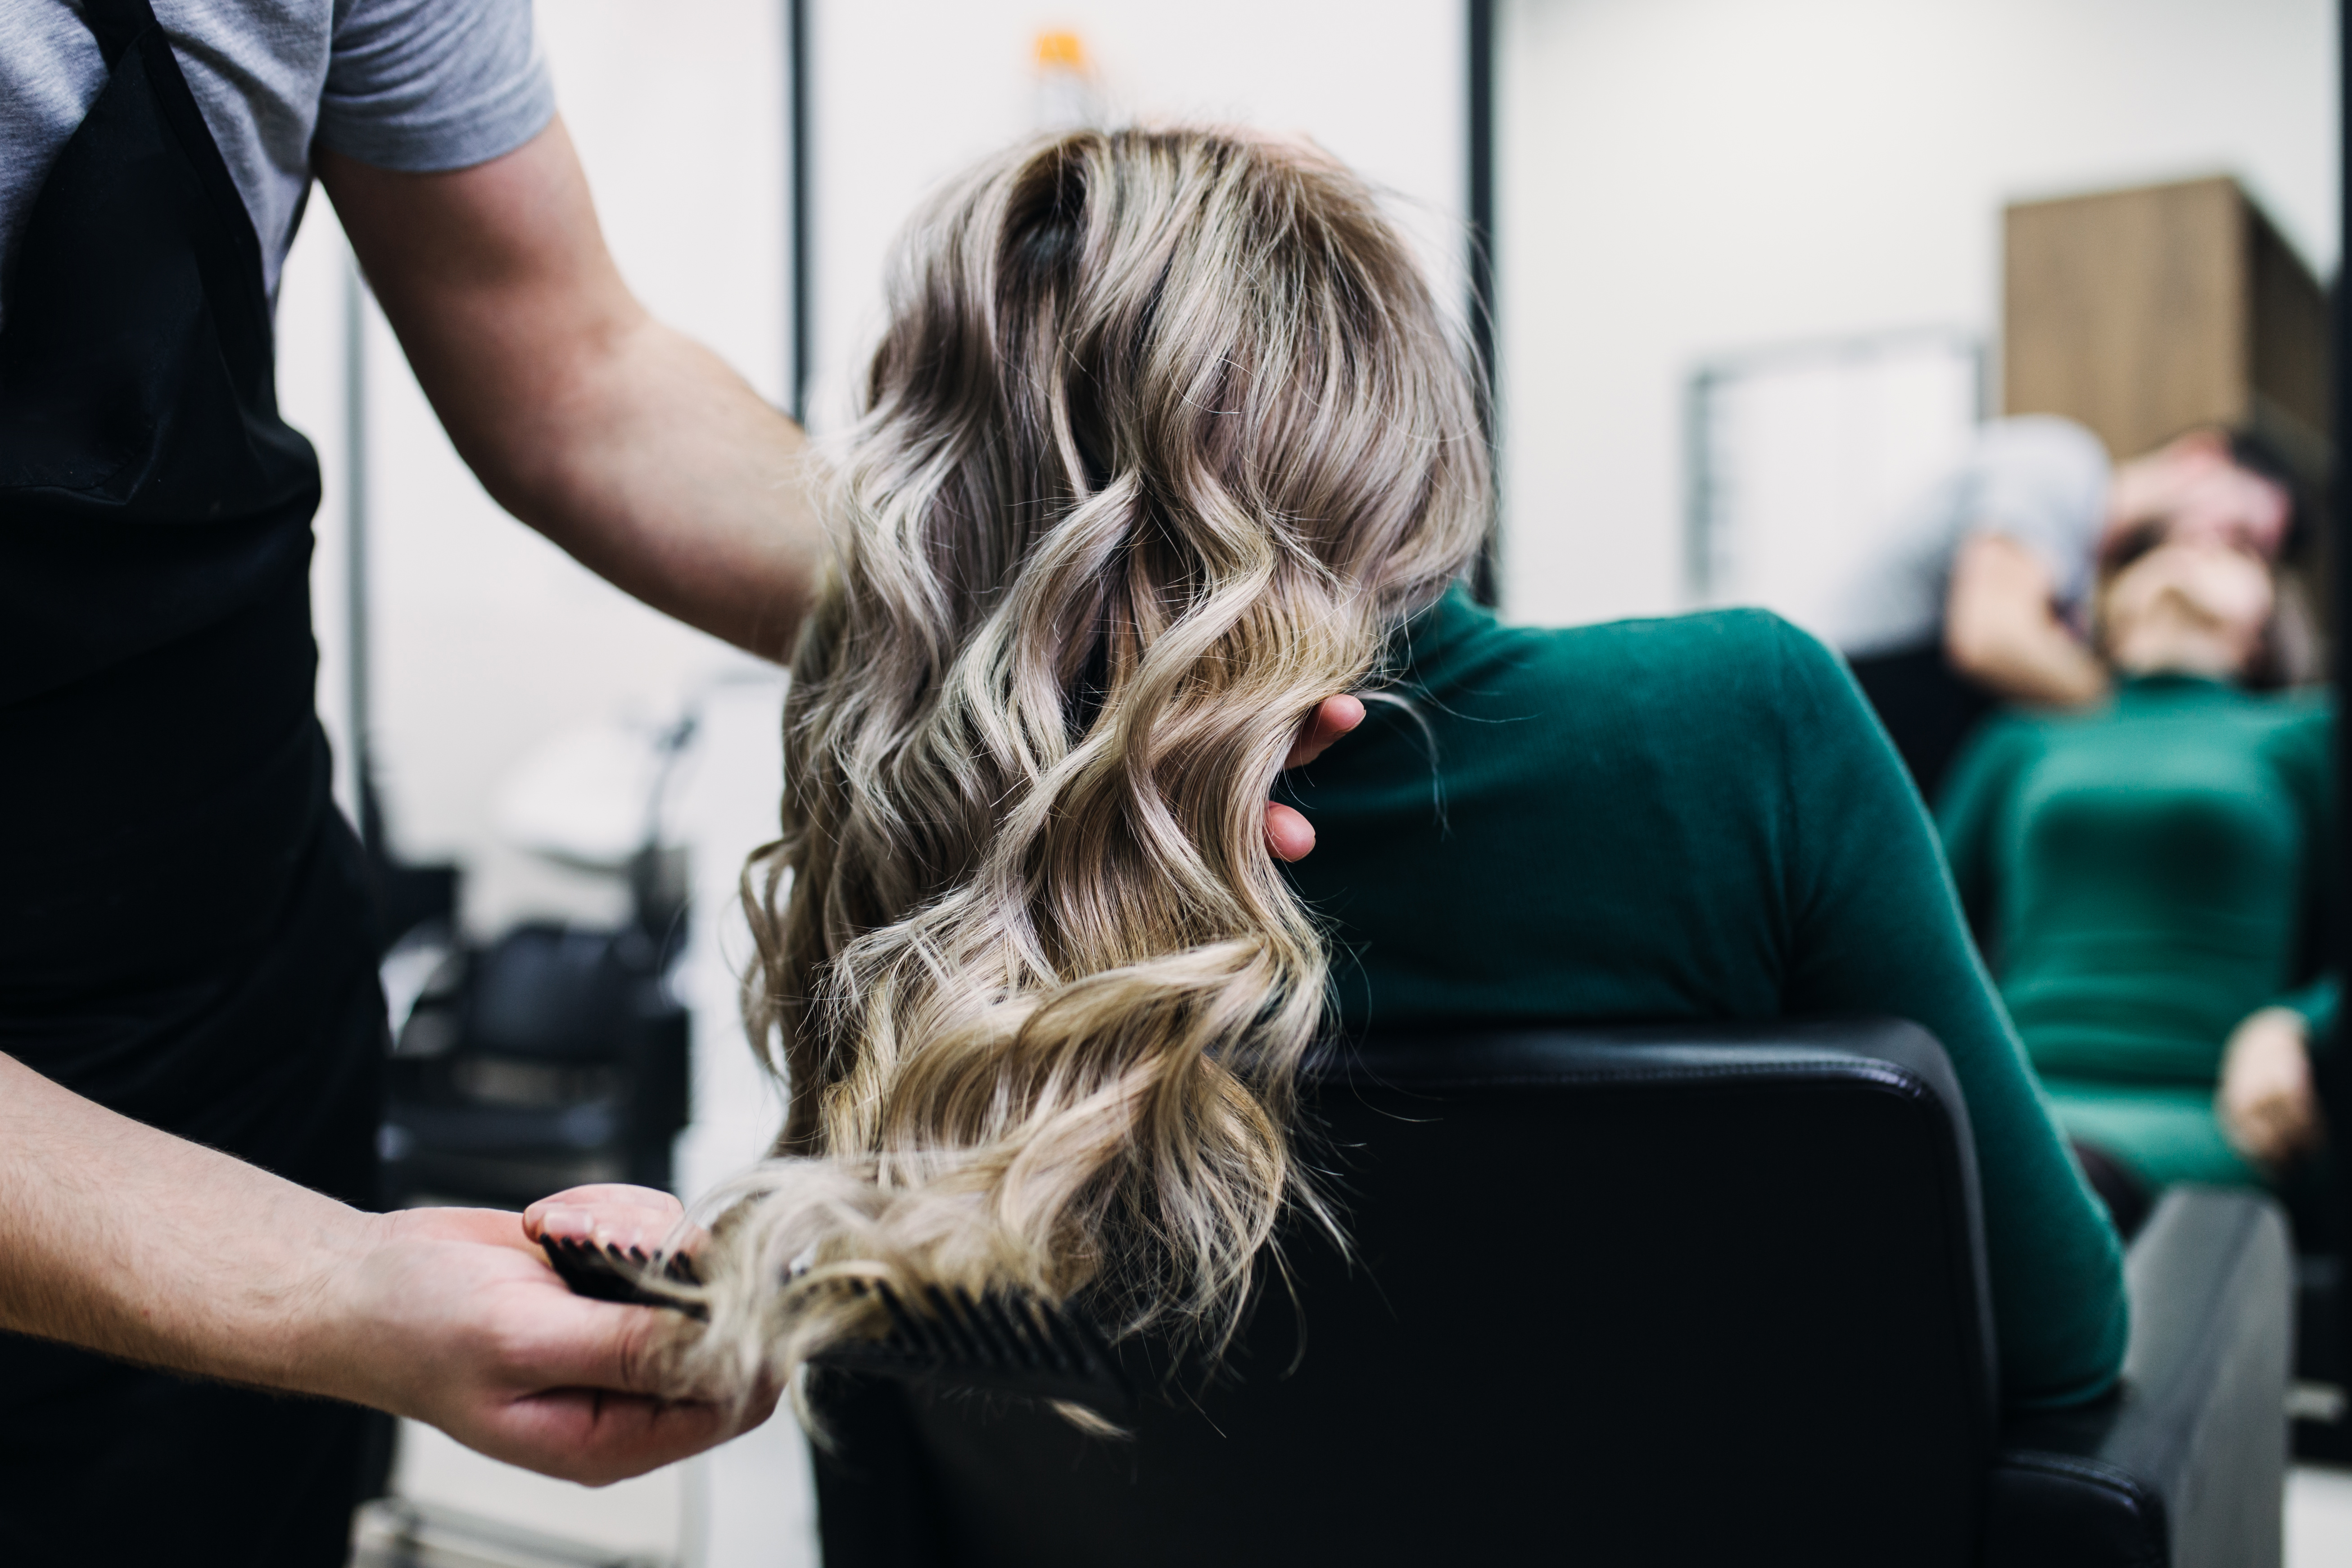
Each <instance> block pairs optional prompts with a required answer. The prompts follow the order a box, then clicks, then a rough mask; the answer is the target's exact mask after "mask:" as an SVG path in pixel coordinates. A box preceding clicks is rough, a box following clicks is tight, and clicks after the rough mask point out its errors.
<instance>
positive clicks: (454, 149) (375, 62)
mask: <svg viewBox="0 0 2352 1568" xmlns="http://www.w3.org/2000/svg"><path fill="white" fill-rule="evenodd" d="M348 4H349V9H348V10H347V11H345V12H344V13H343V15H342V17H341V21H339V22H338V23H337V24H336V26H335V37H334V53H333V56H332V58H331V60H330V61H329V63H328V67H327V87H326V91H325V93H324V95H323V96H322V97H321V99H320V104H319V131H318V140H319V142H320V145H322V146H326V147H331V148H332V149H333V150H334V151H336V152H338V153H343V154H344V155H345V156H347V157H352V158H356V159H358V160H359V161H360V162H361V163H373V164H374V165H376V166H377V167H378V168H383V169H401V170H406V171H409V172H411V173H419V174H421V173H425V172H428V171H432V170H437V169H463V168H467V167H469V166H471V165H473V164H476V163H488V161H489V160H491V159H492V158H496V157H499V155H501V154H503V153H511V152H513V151H514V150H515V149H516V148H517V147H520V146H521V145H522V144H523V143H524V142H528V141H530V139H531V138H532V137H534V136H536V135H538V134H539V133H540V132H541V131H542V130H544V129H545V128H546V126H547V122H548V121H550V120H551V119H553V118H554V115H555V88H554V85H553V84H552V83H551V81H550V80H549V79H548V74H547V62H546V61H545V60H544V59H542V58H541V57H540V53H539V47H538V43H537V40H536V39H535V38H534V37H533V36H532V32H531V15H530V0H348Z"/></svg>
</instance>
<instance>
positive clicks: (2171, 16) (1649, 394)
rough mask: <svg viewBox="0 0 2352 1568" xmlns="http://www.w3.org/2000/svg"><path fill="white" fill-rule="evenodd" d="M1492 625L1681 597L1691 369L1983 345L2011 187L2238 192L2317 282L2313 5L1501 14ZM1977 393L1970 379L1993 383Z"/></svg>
mask: <svg viewBox="0 0 2352 1568" xmlns="http://www.w3.org/2000/svg"><path fill="white" fill-rule="evenodd" d="M1498 12H1499V16H1498V33H1499V36H1500V37H1499V47H1500V62H1499V66H1498V70H1497V82H1496V90H1497V95H1498V128H1497V137H1496V143H1497V145H1496V159H1497V168H1496V185H1497V190H1496V205H1497V208H1498V212H1497V219H1496V226H1497V230H1498V233H1497V237H1496V243H1497V251H1496V257H1497V265H1498V271H1499V274H1500V276H1499V279H1498V305H1497V310H1498V320H1499V324H1500V331H1501V337H1502V343H1501V350H1500V361H1501V369H1502V377H1503V382H1502V389H1503V399H1504V404H1503V415H1504V438H1505V443H1506V448H1505V458H1504V473H1503V478H1504V486H1505V488H1504V492H1503V493H1504V507H1505V548H1504V588H1505V602H1506V606H1507V610H1508V611H1509V613H1510V614H1511V615H1512V616H1513V617H1514V618H1517V619H1521V620H1527V621H1533V622H1564V621H1578V620H1589V619H1597V618H1603V617H1607V616H1622V615H1636V614H1652V613H1656V612H1660V611H1666V610H1672V609H1676V608H1679V607H1681V604H1682V600H1681V595H1682V589H1683V576H1682V555H1681V550H1682V532H1683V507H1684V500H1685V498H1684V493H1683V467H1684V453H1683V445H1682V443H1683V423H1682V422H1683V401H1682V400H1683V395H1684V388H1685V382H1686V380H1687V378H1688V376H1689V374H1690V373H1691V371H1692V370H1693V368H1694V367H1695V366H1696V364H1697V363H1700V362H1701V361H1703V360H1706V359H1709V358H1712V357H1715V356H1717V355H1719V354H1722V353H1726V352H1730V351H1737V350H1740V349H1745V348H1750V347H1754V346H1757V345H1760V344H1769V343H1774V342H1785V341H1790V340H1799V339H1807V338H1814V337H1822V336H1835V335H1843V334H1847V333H1854V332H1862V331H1874V330H1878V329H1882V328H1895V327H1910V326H1924V325H1937V326H1958V327H1964V328H1968V329H1969V330H1972V331H1977V332H1979V333H1981V334H1983V335H1984V336H1985V337H1987V338H1988V339H1990V338H1991V337H1992V336H1993V335H1994V334H1995V332H1996V331H1997V329H1998V324H1999V318H2000V309H1999V293H2000V207H2001V205H2002V204H2003V203H2005V202H2008V201H2011V200H2015V199H2018V198H2020V197H2031V196H2040V195H2063V194H2069V193H2073V192H2076V191H2084V190H2095V189H2103V188H2107V187H2112V186H2117V185H2124V184H2140V183H2146V182H2150V181H2155V180H2161V179H2168V178H2174V177H2180V176H2189V175H2197V174H2210V173H2214V172H2217V171H2224V172H2231V173H2235V174H2239V175H2240V176H2241V177H2242V179H2244V180H2245V182H2246V184H2248V186H2249V187H2250V188H2251V189H2252V191H2253V193H2254V195H2255V197H2256V199H2257V200H2258V201H2260V202H2261V203H2262V204H2263V205H2264V206H2265V207H2266V208H2267V209H2268V210H2269V212H2270V213H2271V215H2272V216H2273V217H2274V218H2276V219H2277V220H2278V222H2279V224H2280V226H2281V227H2282V228H2283V229H2284V231H2285V233H2286V234H2287V236H2288V237H2289V238H2290V239H2291V240H2292V241H2294V243H2295V244H2296V245H2297V246H2298V247H2300V248H2301V249H2302V251H2303V253H2304V255H2305V258H2306V259H2308V260H2310V261H2311V262H2312V263H2313V264H2314V265H2315V267H2316V268H2318V270H2319V271H2320V273H2321V275H2322V276H2323V277H2326V276H2327V275H2328V274H2329V273H2331V272H2332V271H2333V270H2334V268H2335V266H2336V200H2337V188H2336V182H2337V171H2336V70H2335V60H2336V43H2335V37H2336V33H2335V7H2334V5H2331V4H2329V3H2328V0H1900V3H1897V0H1503V4H1501V5H1499V6H1498ZM1996 384H1997V382H1996Z"/></svg>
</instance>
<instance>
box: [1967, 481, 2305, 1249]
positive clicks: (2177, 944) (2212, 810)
mask: <svg viewBox="0 0 2352 1568" xmlns="http://www.w3.org/2000/svg"><path fill="white" fill-rule="evenodd" d="M2267 537H2268V536H2267V535H2263V534H2252V533H2248V532H2244V531H2230V530H2221V531H2215V530H2211V529H2205V528H2200V527H2197V526H2194V525H2191V526H2186V527H2183V528H2180V529H2178V530H2168V529H2166V528H2165V527H2163V526H2162V525H2151V526H2147V527H2143V528H2141V529H2138V530H2135V531H2132V532H2130V533H2128V534H2126V535H2125V536H2123V537H2122V538H2120V539H2119V540H2117V541H2116V542H2115V544H2114V546H2113V547H2112V548H2111V551H2110V553H2109V559H2108V561H2107V563H2106V564H2105V567H2104V568H2103V570H2102V574H2101V576H2102V581H2101V586H2100V588H2099V590H2098V593H2097V603H2096V616H2095V632H2096V636H2097V638H2098V644H2099V647H2100V649H2101V651H2102V652H2104V654H2105V658H2106V661H2107V664H2108V665H2109V666H2110V667H2111V668H2113V669H2114V671H2115V674H2116V692H2115V696H2114V699H2113V700H2112V701H2110V702H2107V703H2105V704H2104V705H2101V706H2100V707H2098V708H2096V709H2095V710H2090V711H2085V712H2076V713H2063V714H2055V713H2042V714H2032V713H2025V712H2019V713H2013V714H2009V715H2004V716H2002V717H2000V718H1999V719H1996V720H1994V721H1991V722H1990V723H1989V724H1988V725H1987V726H1986V727H1985V728H1984V729H1982V730H1981V731H1979V733H1978V735H1977V736H1976V738H1975V739H1974V740H1973V741H1972V742H1970V743H1969V746H1968V748H1967V749H1966V750H1965V751H1964V752H1963V753H1962V754H1961V756H1960V758H1959V759H1958V762H1957V763H1956V764H1955V765H1954V767H1953V770H1952V774H1951V778H1950V780H1949V782H1948V785H1947V787H1946V790H1945V793H1944V798H1943V800H1942V802H1941V804H1940V807H1939V810H1938V814H1937V815H1938V821H1939V824H1940V826H1941V828H1942V831H1943V837H1944V844H1945V848H1946V851H1947V853H1948V856H1949V858H1950V859H1951V863H1952V870H1953V875H1954V877H1955V879H1957V881H1958V886H1959V889H1960V894H1961V898H1962V900H1963V903H1964V906H1965V907H1966V908H1967V910H1969V916H1970V919H1971V921H1972V923H1973V924H1974V925H1975V926H1976V928H1977V930H1978V931H1979V939H1980V941H1981V942H1982V945H1983V947H1984V950H1985V952H1986V954H1987V957H1988V959H1989V961H1990V966H1991V968H1992V970H1993V972H1994V973H1995V974H1996V976H1997V977H1998V979H1999V983H2000V990H2001V995H2002V997H2003V999H2004V1000H2005V1001H2006V1002H2007V1003H2008V1005H2009V1009H2010V1014H2011V1016H2012V1017H2013V1018H2014V1019H2015V1020H2016V1022H2017V1026H2018V1031H2019V1033H2020V1035H2021V1037H2023V1039H2024V1041H2025V1046H2026V1050H2027V1053H2028V1054H2029V1056H2030V1057H2031V1058H2032V1062H2033V1065H2034V1067H2035V1068H2036V1069H2037V1070H2038V1071H2039V1072H2040V1074H2041V1076H2042V1083H2043V1085H2044V1087H2045V1088H2046V1089H2047V1090H2048V1092H2049V1094H2050V1098H2051V1100H2052V1101H2053V1104H2054V1105H2055V1107H2056V1110H2057V1114H2058V1119H2059V1122H2060V1125H2061V1126H2062V1127H2063V1129H2064V1131H2066V1133H2067V1134H2068V1136H2069V1137H2071V1138H2072V1139H2073V1140H2074V1142H2075V1144H2076V1147H2077V1151H2078V1153H2079V1154H2080V1156H2081V1158H2082V1163H2083V1164H2084V1169H2085V1171H2086V1172H2087V1173H2089V1174H2090V1176H2091V1177H2092V1180H2093V1183H2094V1184H2095V1186H2097V1187H2098V1189H2099V1190H2100V1192H2101V1194H2102V1195H2103V1196H2104V1197H2105V1198H2106V1199H2107V1201H2108V1204H2109V1206H2110V1208H2111V1209H2112V1210H2113V1211H2114V1212H2115V1215H2116V1220H2117V1223H2118V1224H2119V1225H2120V1226H2124V1227H2125V1228H2126V1229H2128V1228H2129V1227H2130V1226H2132V1225H2133V1224H2135V1223H2136V1222H2137V1218H2138V1217H2139V1216H2141V1215H2144V1214H2145V1213H2146V1211H2147V1205H2148V1202H2149V1200H2150V1198H2151V1196H2152V1194H2153V1191H2154V1190H2155V1189H2158V1188H2160V1187H2162V1186H2164V1185H2166V1184H2169V1183H2173V1182H2212V1183H2223V1184H2258V1183H2268V1184H2282V1183H2285V1182H2289V1181H2290V1179H2291V1178H2292V1176H2293V1174H2294V1172H2295V1168H2296V1162H2297V1161H2298V1159H2299V1158H2301V1157H2303V1156H2305V1155H2308V1154H2310V1153H2312V1152H2314V1151H2315V1150H2316V1149H2317V1148H2318V1147H2319V1146H2320V1144H2321V1142H2322V1139H2323V1131H2322V1127H2321V1123H2320V1118H2319V1110H2318V1105H2317V1100H2316V1099H2315V1094H2314V1090H2313V1084H2312V1061H2311V1057H2312V1052H2313V1050H2314V1049H2315V1048H2323V1047H2325V1044H2326V1040H2327V1037H2328V1034H2329V1031H2330V1028H2331V1026H2332V1024H2333V1021H2334V1018H2335V1016H2336V981H2335V979H2334V977H2333V976H2332V975H2329V974H2326V973H2323V972H2322V971H2321V970H2320V968H2319V966H2318V963H2317V956H2316V952H2315V946H2316V942H2317V940H2318V936H2319V933H2320V931H2322V929H2323V925H2324V922H2325V919H2326V908H2325V906H2326V902H2327V899H2328V893H2329V887H2328V882H2329V869H2330V868H2332V867H2333V866H2334V865H2335V859H2334V850H2333V848H2332V843H2333V839H2334V836H2335V833H2336V821H2335V806H2334V784H2333V777H2332V775H2333V763H2332V748H2333V744H2334V742H2333V732H2334V728H2335V713H2334V709H2333V705H2332V703H2331V702H2330V701H2329V700H2327V699H2326V698H2325V697H2323V696H2317V695H2311V694H2305V693H2295V692H2275V691H2264V690H2261V689H2258V688H2260V687H2262V686H2263V685H2266V684H2269V683H2270V682H2271V681H2272V680H2273V679H2274V678H2275V675H2274V667H2275V649H2274V647H2273V638H2274V636H2275V631H2274V627H2275V621H2276V606H2277V603H2278V598H2277V583H2276V574H2275V569H2274V566H2273V561H2272V558H2271V554H2270V552H2269V551H2268V550H2266V549H2265V548H2264V545H2265V542H2266V541H2267Z"/></svg>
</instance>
